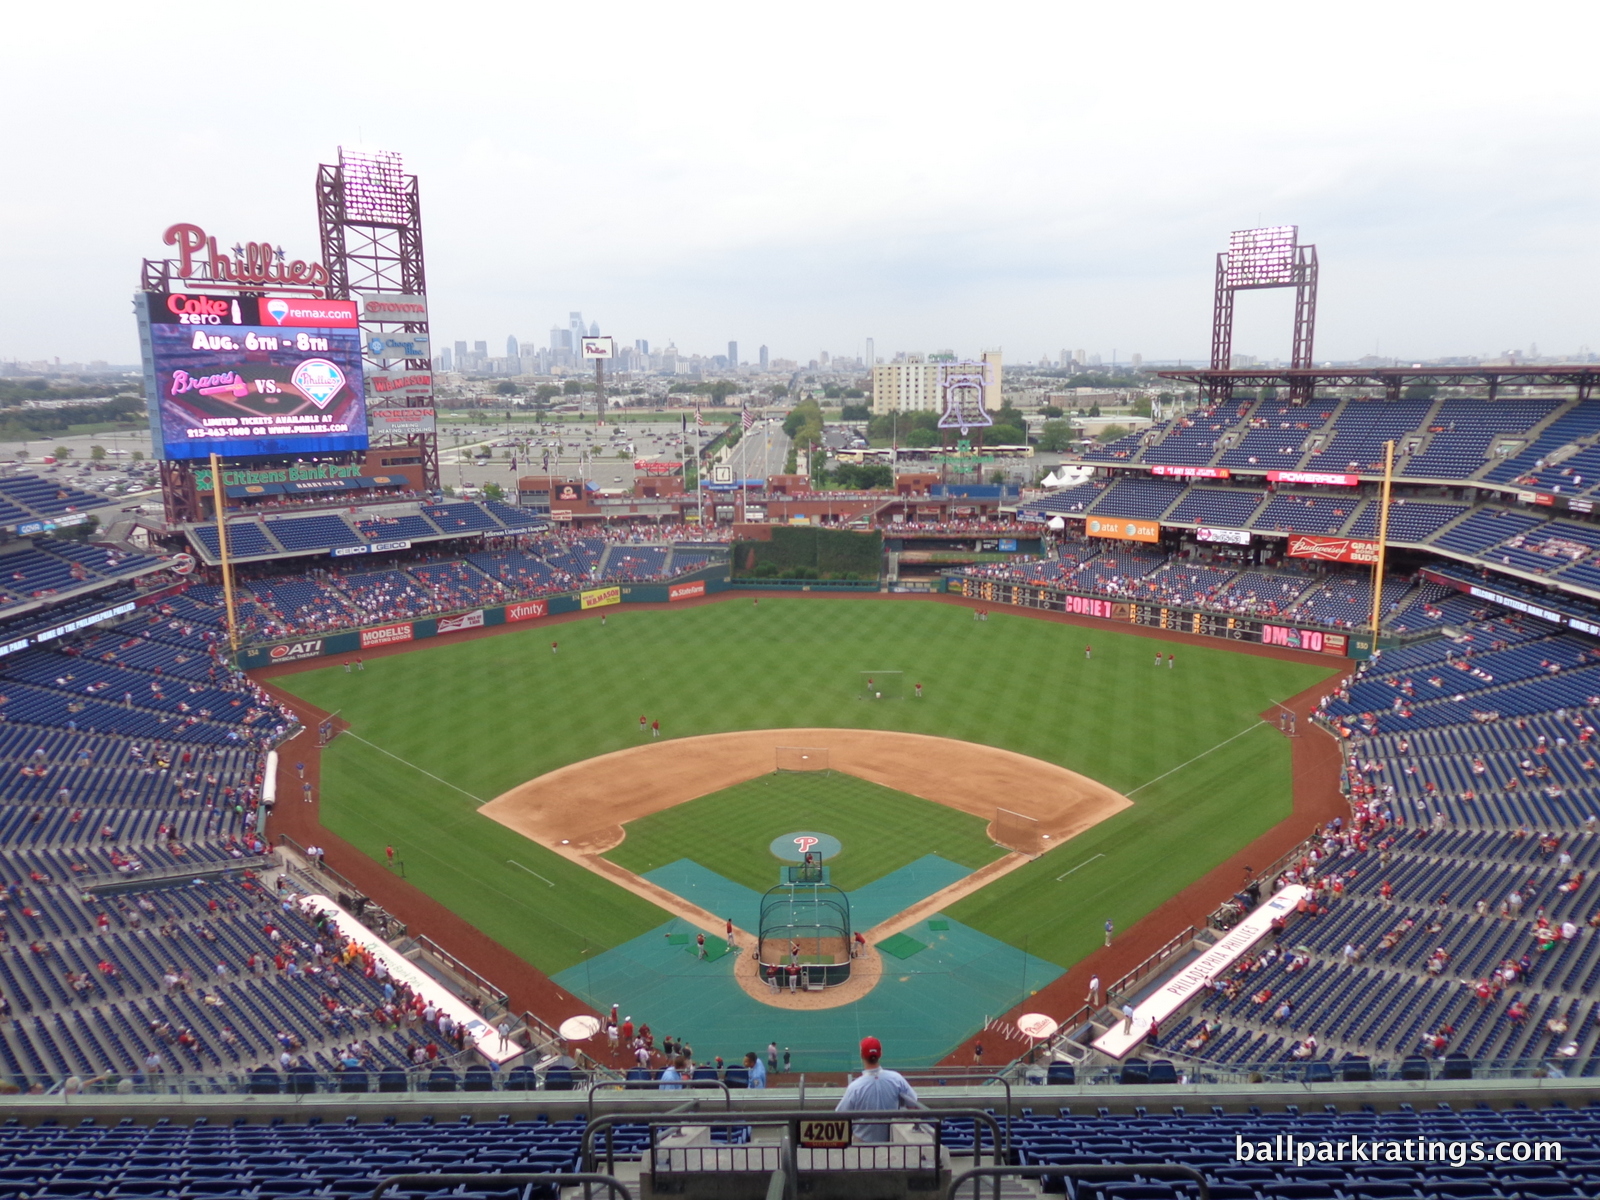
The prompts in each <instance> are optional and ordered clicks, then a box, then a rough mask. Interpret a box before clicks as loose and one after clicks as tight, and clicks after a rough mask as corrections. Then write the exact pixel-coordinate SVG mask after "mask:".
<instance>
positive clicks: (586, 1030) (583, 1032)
mask: <svg viewBox="0 0 1600 1200" xmlns="http://www.w3.org/2000/svg"><path fill="white" fill-rule="evenodd" d="M556 1032H557V1033H559V1034H560V1035H561V1036H562V1037H563V1038H565V1039H566V1040H567V1041H569V1042H581V1041H584V1040H586V1039H588V1038H592V1037H593V1036H594V1035H595V1034H597V1033H599V1032H600V1018H599V1017H591V1016H587V1015H585V1016H579V1017H568V1018H567V1019H566V1020H565V1021H563V1022H561V1028H560V1029H558V1030H557V1031H556Z"/></svg>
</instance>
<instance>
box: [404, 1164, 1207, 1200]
mask: <svg viewBox="0 0 1600 1200" xmlns="http://www.w3.org/2000/svg"><path fill="white" fill-rule="evenodd" d="M1134 1174H1138V1175H1150V1176H1158V1177H1165V1178H1167V1179H1182V1180H1186V1181H1188V1182H1190V1183H1193V1184H1194V1185H1195V1187H1197V1188H1198V1189H1199V1200H1211V1186H1210V1184H1208V1183H1207V1182H1206V1177H1205V1176H1204V1175H1202V1174H1201V1173H1200V1172H1199V1171H1197V1170H1195V1168H1193V1167H1190V1166H1185V1165H1184V1164H1182V1163H1130V1164H1129V1165H1127V1166H1117V1165H1114V1164H1112V1165H1107V1164H1102V1163H1062V1164H1061V1165H1060V1166H1058V1167H1046V1166H1037V1167H972V1168H971V1169H969V1170H966V1171H963V1172H961V1174H959V1175H957V1176H956V1177H955V1178H954V1179H952V1180H951V1181H950V1187H949V1188H948V1189H947V1190H946V1191H945V1200H958V1197H957V1193H958V1192H959V1191H960V1190H961V1187H962V1185H963V1184H966V1183H971V1184H972V1193H971V1194H972V1196H973V1200H977V1197H979V1196H980V1195H982V1192H981V1191H980V1189H979V1185H980V1184H981V1183H982V1182H983V1180H985V1179H993V1180H994V1186H995V1195H996V1196H998V1195H999V1194H1000V1181H1001V1180H1002V1179H1005V1178H1007V1177H1008V1176H1009V1177H1010V1178H1012V1179H1042V1178H1043V1177H1044V1176H1046V1175H1070V1176H1071V1177H1072V1178H1074V1179H1119V1180H1120V1179H1123V1178H1124V1177H1126V1176H1128V1175H1134ZM430 1178H431V1176H430Z"/></svg>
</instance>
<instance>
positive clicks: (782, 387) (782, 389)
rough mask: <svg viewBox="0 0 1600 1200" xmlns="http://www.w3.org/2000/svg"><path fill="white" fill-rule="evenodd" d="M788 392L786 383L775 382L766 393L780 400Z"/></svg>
mask: <svg viewBox="0 0 1600 1200" xmlns="http://www.w3.org/2000/svg"><path fill="white" fill-rule="evenodd" d="M788 394H789V387H788V385H787V384H782V383H775V384H773V385H772V386H771V387H770V388H768V389H767V395H769V396H771V397H772V398H773V399H774V400H782V399H783V398H784V397H785V396H787V395H788Z"/></svg>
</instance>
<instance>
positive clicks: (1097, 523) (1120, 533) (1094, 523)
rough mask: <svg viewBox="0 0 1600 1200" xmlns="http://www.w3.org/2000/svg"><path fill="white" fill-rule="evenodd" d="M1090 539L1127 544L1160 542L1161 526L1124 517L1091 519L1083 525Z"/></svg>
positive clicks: (1157, 523)
mask: <svg viewBox="0 0 1600 1200" xmlns="http://www.w3.org/2000/svg"><path fill="white" fill-rule="evenodd" d="M1083 529H1084V532H1085V533H1087V534H1088V535H1089V536H1090V537H1098V538H1120V539H1121V540H1123V541H1126V542H1159V541H1160V540H1161V525H1160V523H1159V522H1157V521H1134V520H1129V519H1127V518H1123V517H1090V518H1089V519H1088V520H1087V521H1085V522H1084V523H1083Z"/></svg>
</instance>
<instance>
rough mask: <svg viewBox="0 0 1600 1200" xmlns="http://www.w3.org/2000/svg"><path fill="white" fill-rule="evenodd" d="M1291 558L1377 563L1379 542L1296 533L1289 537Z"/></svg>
mask: <svg viewBox="0 0 1600 1200" xmlns="http://www.w3.org/2000/svg"><path fill="white" fill-rule="evenodd" d="M1289 557H1290V558H1315V559H1319V560H1321V561H1322V562H1349V563H1369V564H1370V563H1375V562H1377V561H1378V543H1377V542H1364V541H1360V540H1358V539H1356V538H1339V537H1313V536H1311V535H1309V534H1295V535H1294V536H1292V537H1290V539H1289Z"/></svg>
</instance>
